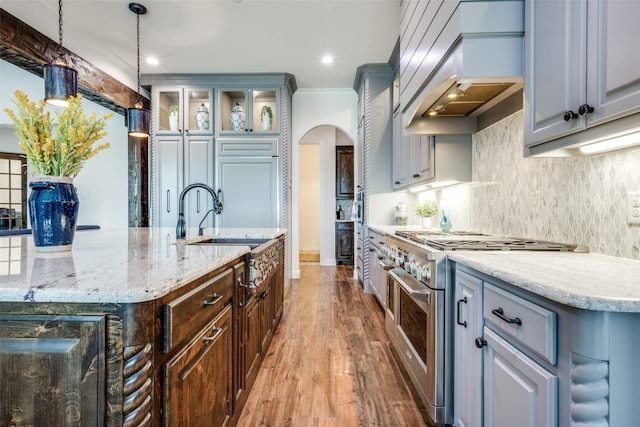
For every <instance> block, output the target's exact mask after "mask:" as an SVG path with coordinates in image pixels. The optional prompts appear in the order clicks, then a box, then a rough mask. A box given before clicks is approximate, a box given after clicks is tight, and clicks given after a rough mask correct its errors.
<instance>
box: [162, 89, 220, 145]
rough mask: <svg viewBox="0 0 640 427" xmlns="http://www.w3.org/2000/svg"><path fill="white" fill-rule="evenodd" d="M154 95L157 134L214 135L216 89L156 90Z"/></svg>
mask: <svg viewBox="0 0 640 427" xmlns="http://www.w3.org/2000/svg"><path fill="white" fill-rule="evenodd" d="M152 96H153V100H154V106H153V107H152V110H153V129H154V133H155V134H156V135H167V134H176V133H179V134H182V135H189V134H212V133H213V111H212V106H213V103H212V99H213V89H211V88H190V87H178V86H176V87H155V88H154V90H153V94H152Z"/></svg>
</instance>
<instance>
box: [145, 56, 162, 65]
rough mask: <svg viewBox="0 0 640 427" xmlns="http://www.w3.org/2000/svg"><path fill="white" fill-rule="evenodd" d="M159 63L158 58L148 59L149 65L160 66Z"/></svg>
mask: <svg viewBox="0 0 640 427" xmlns="http://www.w3.org/2000/svg"><path fill="white" fill-rule="evenodd" d="M159 63H160V62H159V61H158V60H157V59H156V58H153V57H149V58H147V64H149V65H158V64H159Z"/></svg>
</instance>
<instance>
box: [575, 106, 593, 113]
mask: <svg viewBox="0 0 640 427" xmlns="http://www.w3.org/2000/svg"><path fill="white" fill-rule="evenodd" d="M589 113H593V107H592V106H590V105H589V104H582V105H581V106H580V108H578V114H580V115H581V116H586V115H587V114H589Z"/></svg>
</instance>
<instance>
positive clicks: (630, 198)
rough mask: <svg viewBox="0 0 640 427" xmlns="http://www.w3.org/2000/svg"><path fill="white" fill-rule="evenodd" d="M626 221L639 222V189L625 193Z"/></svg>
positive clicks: (630, 222)
mask: <svg viewBox="0 0 640 427" xmlns="http://www.w3.org/2000/svg"><path fill="white" fill-rule="evenodd" d="M627 223H629V224H640V191H629V192H628V193H627Z"/></svg>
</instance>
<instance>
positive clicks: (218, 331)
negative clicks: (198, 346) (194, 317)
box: [202, 326, 227, 342]
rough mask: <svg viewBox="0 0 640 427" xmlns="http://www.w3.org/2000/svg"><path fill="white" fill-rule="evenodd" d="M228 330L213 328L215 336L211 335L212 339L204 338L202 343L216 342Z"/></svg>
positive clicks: (225, 328)
mask: <svg viewBox="0 0 640 427" xmlns="http://www.w3.org/2000/svg"><path fill="white" fill-rule="evenodd" d="M226 330H227V327H226V326H225V327H224V328H213V329H211V332H213V335H211V336H210V337H202V341H207V342H210V341H215V340H217V339H218V337H219V336H220V335H221V334H222V333H223V332H224V331H226Z"/></svg>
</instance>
